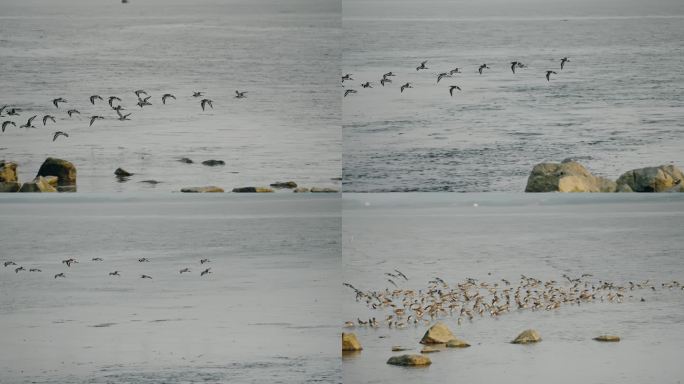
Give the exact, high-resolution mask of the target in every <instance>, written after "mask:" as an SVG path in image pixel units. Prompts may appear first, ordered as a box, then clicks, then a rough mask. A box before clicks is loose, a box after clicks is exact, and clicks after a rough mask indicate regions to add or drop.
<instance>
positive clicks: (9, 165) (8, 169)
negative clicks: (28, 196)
mask: <svg viewBox="0 0 684 384" xmlns="http://www.w3.org/2000/svg"><path fill="white" fill-rule="evenodd" d="M17 181H18V179H17V163H13V162H11V161H5V160H0V183H16V182H17Z"/></svg>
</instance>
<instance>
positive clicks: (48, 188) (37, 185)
mask: <svg viewBox="0 0 684 384" xmlns="http://www.w3.org/2000/svg"><path fill="white" fill-rule="evenodd" d="M19 192H57V189H56V188H55V187H53V186H52V185H50V184H49V183H48V181H47V180H45V178H44V177H42V176H38V177H36V178H35V179H34V180H33V181H31V182H28V183H24V184H23V185H22V186H21V189H19Z"/></svg>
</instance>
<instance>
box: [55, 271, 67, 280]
mask: <svg viewBox="0 0 684 384" xmlns="http://www.w3.org/2000/svg"><path fill="white" fill-rule="evenodd" d="M58 277H66V275H65V274H64V272H62V273H58V274H56V275H55V279H56V278H58Z"/></svg>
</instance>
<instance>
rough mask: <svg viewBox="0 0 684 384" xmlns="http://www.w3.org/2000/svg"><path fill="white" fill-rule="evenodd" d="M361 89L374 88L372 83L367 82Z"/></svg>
mask: <svg viewBox="0 0 684 384" xmlns="http://www.w3.org/2000/svg"><path fill="white" fill-rule="evenodd" d="M361 87H362V88H373V87H372V86H371V83H370V81H366V82H365V83H362V84H361Z"/></svg>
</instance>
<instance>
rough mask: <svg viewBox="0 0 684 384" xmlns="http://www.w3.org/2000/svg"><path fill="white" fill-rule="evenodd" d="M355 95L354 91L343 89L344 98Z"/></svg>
mask: <svg viewBox="0 0 684 384" xmlns="http://www.w3.org/2000/svg"><path fill="white" fill-rule="evenodd" d="M352 93H356V89H345V91H344V97H347V95H349V94H352Z"/></svg>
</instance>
